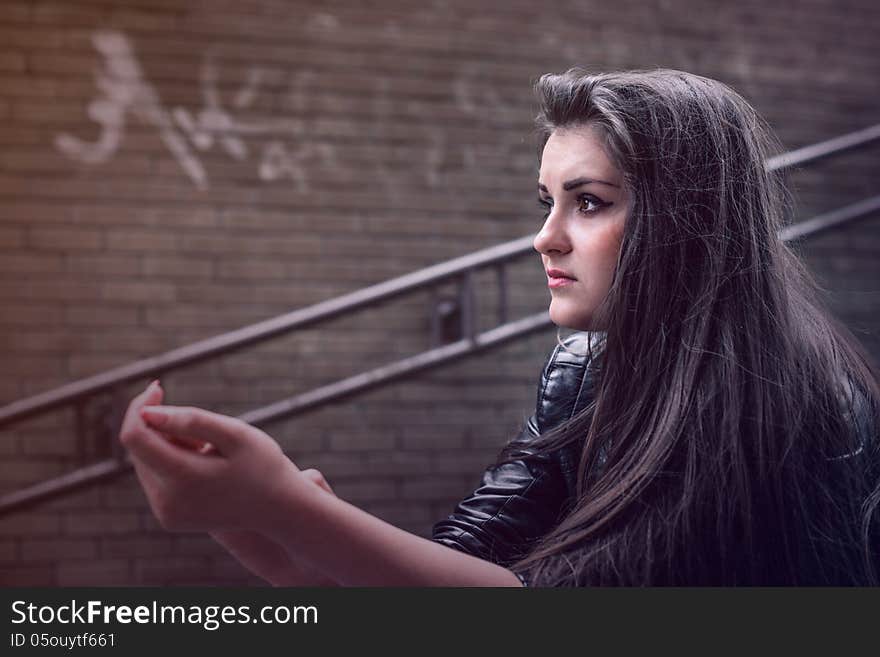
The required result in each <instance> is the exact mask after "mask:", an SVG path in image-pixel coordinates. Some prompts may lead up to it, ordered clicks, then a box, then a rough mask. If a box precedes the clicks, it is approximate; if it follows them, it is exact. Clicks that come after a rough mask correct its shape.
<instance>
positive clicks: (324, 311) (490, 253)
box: [0, 236, 534, 428]
mask: <svg viewBox="0 0 880 657" xmlns="http://www.w3.org/2000/svg"><path fill="white" fill-rule="evenodd" d="M533 239H534V238H533V237H532V236H528V237H522V238H520V239H516V240H512V241H510V242H504V243H503V244H498V245H496V246H492V247H489V248H486V249H482V250H480V251H475V252H474V253H469V254H467V255H464V256H461V257H459V258H455V259H453V260H448V261H446V262H442V263H440V264H437V265H433V266H431V267H426V268H424V269H420V270H418V271H415V272H412V273H409V274H405V275H403V276H399V277H397V278H392V279H389V280H387V281H383V282H382V283H377V284H376V285H371V286H370V287H366V288H363V289H360V290H356V291H355V292H351V293H349V294H344V295H342V296H339V297H334V298H333V299H328V300H326V301H321V302H319V303H316V304H314V305H311V306H308V307H306V308H298V309H297V310H294V311H292V312H289V313H286V314H284V315H279V316H277V317H272V318H270V319H267V320H263V321H261V322H258V323H256V324H251V325H249V326H245V327H243V328H240V329H236V330H234V331H229V332H228V333H223V334H221V335H217V336H214V337H211V338H207V339H205V340H200V341H199V342H194V343H192V344H189V345H186V346H185V347H180V348H178V349H173V350H171V351H168V352H165V353H164V354H160V355H158V356H153V357H151V358H144V359H142V360H138V361H135V362H133V363H129V364H127V365H123V366H120V367H117V368H114V369H111V370H108V371H106V372H102V373H100V374H96V375H94V376H90V377H88V378H85V379H81V380H79V381H74V382H72V383H69V384H67V385H64V386H61V387H59V388H56V389H54V390H50V391H48V392H44V393H41V394H38V395H34V396H32V397H27V398H25V399H21V400H19V401H15V402H12V403H11V404H7V405H6V406H2V407H0V428H2V427H3V426H5V425H7V424H9V423H11V422H13V421H16V420H22V419H24V418H27V417H30V416H32V415H36V414H38V413H42V412H44V411H47V410H51V409H52V408H55V407H57V406H61V405H64V404H67V403H70V402H74V401H76V400H77V399H80V398H82V397H86V396H89V395H92V394H95V393H97V392H101V391H103V390H106V389H108V388H112V387H115V386H117V385H120V384H124V383H128V382H129V381H134V380H137V379H144V378H149V377H153V376H155V375H157V374H159V373H166V372H169V371H171V370H175V369H178V368H180V367H183V366H185V365H191V364H193V363H197V362H200V361H203V360H206V359H208V358H211V357H212V356H219V355H223V354H226V353H228V352H230V351H233V350H235V349H240V348H242V347H245V346H247V345H249V344H252V343H255V342H261V341H263V340H267V339H269V338H272V337H275V336H277V335H280V334H282V333H286V332H288V331H292V330H294V329H299V328H303V327H305V326H309V325H311V324H314V323H316V322H319V321H323V320H327V319H331V318H333V317H336V316H337V315H341V314H343V313H347V312H351V311H353V310H357V309H359V308H362V307H364V306H370V305H373V304H376V303H379V302H381V301H387V300H389V299H391V298H393V297H396V296H399V295H401V294H404V293H406V292H409V291H412V290H416V289H419V288H422V287H427V286H430V285H437V284H439V283H442V282H443V281H444V280H447V279H450V278H453V277H455V276H458V275H461V274H462V273H465V272H467V271H470V270H473V269H477V268H480V267H486V266H489V265H493V264H499V263H502V262H504V261H506V260H511V259H513V258H516V257H518V256H521V255H523V254H525V253H528V252H529V251H530V250H531V249H532V241H533Z"/></svg>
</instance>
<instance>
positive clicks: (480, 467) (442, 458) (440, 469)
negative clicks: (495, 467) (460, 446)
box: [431, 449, 499, 476]
mask: <svg viewBox="0 0 880 657" xmlns="http://www.w3.org/2000/svg"><path fill="white" fill-rule="evenodd" d="M498 451H499V450H496V449H484V450H467V451H462V452H452V453H448V454H435V455H432V458H431V470H432V471H433V472H436V473H437V474H460V473H463V472H464V473H473V474H474V476H479V475H480V474H482V472H483V471H484V470H485V469H486V468H487V467H489V466H490V465H492V464H494V463H495V461H496V460H497V455H498Z"/></svg>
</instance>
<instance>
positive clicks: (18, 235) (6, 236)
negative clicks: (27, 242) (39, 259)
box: [0, 227, 24, 249]
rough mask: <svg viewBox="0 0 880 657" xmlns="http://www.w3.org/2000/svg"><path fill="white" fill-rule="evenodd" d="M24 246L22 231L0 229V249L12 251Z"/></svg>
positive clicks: (19, 229) (17, 229)
mask: <svg viewBox="0 0 880 657" xmlns="http://www.w3.org/2000/svg"><path fill="white" fill-rule="evenodd" d="M21 246H24V230H23V229H21V228H6V227H0V248H3V249H14V248H19V247H21Z"/></svg>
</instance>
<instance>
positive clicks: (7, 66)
mask: <svg viewBox="0 0 880 657" xmlns="http://www.w3.org/2000/svg"><path fill="white" fill-rule="evenodd" d="M24 68H25V60H24V55H23V54H22V53H20V52H16V51H14V50H0V71H24Z"/></svg>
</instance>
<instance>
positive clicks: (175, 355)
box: [0, 124, 880, 428]
mask: <svg viewBox="0 0 880 657" xmlns="http://www.w3.org/2000/svg"><path fill="white" fill-rule="evenodd" d="M877 140H880V124H877V125H874V126H871V127H869V128H865V129H863V130H858V131H855V132H851V133H848V134H846V135H842V136H840V137H835V138H834V139H829V140H826V141H822V142H819V143H816V144H813V145H811V146H805V147H803V148H799V149H796V150H793V151H789V152H787V153H783V154H781V155H778V156H776V157H772V158H769V159H768V160H767V161H766V162H765V166H766V167H767V169H768V170H773V171H775V170H781V169H786V168H789V167H793V166H796V165H801V164H806V163H807V162H814V161H816V160H820V159H824V158H827V157H831V156H833V155H837V154H840V153H843V152H846V151H850V150H852V149H854V148H859V147H862V146H866V145H868V144H870V143H872V142H874V141H877ZM532 242H533V236H526V237H521V238H519V239H515V240H512V241H509V242H505V243H503V244H499V245H496V246H493V247H489V248H487V249H482V250H480V251H476V252H474V253H470V254H467V255H465V256H461V257H459V258H455V259H453V260H448V261H446V262H443V263H440V264H437V265H433V266H431V267H426V268H425V269H420V270H418V271H415V272H412V273H410V274H405V275H403V276H399V277H397V278H392V279H390V280H387V281H384V282H382V283H378V284H376V285H372V286H370V287H367V288H364V289H361V290H357V291H355V292H352V293H349V294H345V295H342V296H339V297H335V298H333V299H328V300H326V301H322V302H320V303H317V304H314V305H312V306H309V307H307V308H300V309H297V310H294V311H292V312H289V313H286V314H284V315H279V316H277V317H273V318H270V319H267V320H264V321H261V322H258V323H256V324H251V325H249V326H245V327H243V328H240V329H236V330H234V331H229V332H227V333H223V334H221V335H217V336H214V337H211V338H207V339H205V340H201V341H199V342H195V343H192V344H189V345H186V346H185V347H180V348H178V349H173V350H171V351H168V352H165V353H164V354H160V355H158V356H153V357H151V358H145V359H143V360H138V361H135V362H133V363H129V364H127V365H123V366H120V367H117V368H113V369H110V370H107V371H105V372H102V373H100V374H96V375H94V376H90V377H87V378H85V379H80V380H79V381H74V382H72V383H68V384H66V385H63V386H61V387H59V388H55V389H53V390H50V391H47V392H44V393H40V394H37V395H34V396H31V397H27V398H25V399H20V400H18V401H15V402H12V403H10V404H7V405H5V406H2V407H0V428H2V427H4V426H6V425H7V424H9V423H11V422H14V421H16V420H21V419H24V418H27V417H30V416H33V415H36V414H39V413H42V412H45V411H48V410H51V409H53V408H56V407H58V406H61V405H64V404H67V403H70V402H74V401H76V400H78V399H81V398H83V397H87V396H89V395H93V394H95V393H97V392H101V391H103V390H106V389H109V388H113V387H115V386H118V385H121V384H124V383H128V382H130V381H134V380H138V379H145V378H150V377H153V376H155V375H157V374H159V373H166V372H169V371H172V370H175V369H178V368H180V367H183V366H184V365H190V364H193V363H197V362H200V361H203V360H206V359H208V358H210V357H212V356H216V355H223V354H226V353H228V352H231V351H233V350H235V349H239V348H242V347H245V346H247V345H249V344H253V343H255V342H260V341H263V340H266V339H269V338H271V337H274V336H276V335H280V334H282V333H286V332H288V331H292V330H294V329H298V328H303V327H305V326H308V325H310V324H313V323H315V322H318V321H322V320H325V319H330V318H332V317H335V316H337V315H340V314H343V313H347V312H350V311H352V310H355V309H358V308H362V307H364V306H368V305H372V304H375V303H378V302H380V301H384V300H387V299H391V298H392V297H395V296H398V295H401V294H403V293H405V292H408V291H411V290H415V289H419V288H422V287H428V286H432V285H436V284H438V283H440V282H442V281H443V280H446V279H449V278H452V277H454V276H457V275H461V274H463V273H466V272H468V271H471V270H473V269H477V268H481V267H485V266H487V265H491V264H495V263H500V262H503V261H505V260H510V259H513V258H516V257H518V256H521V255H523V254H525V253H528V252H530V251H531V249H532Z"/></svg>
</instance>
